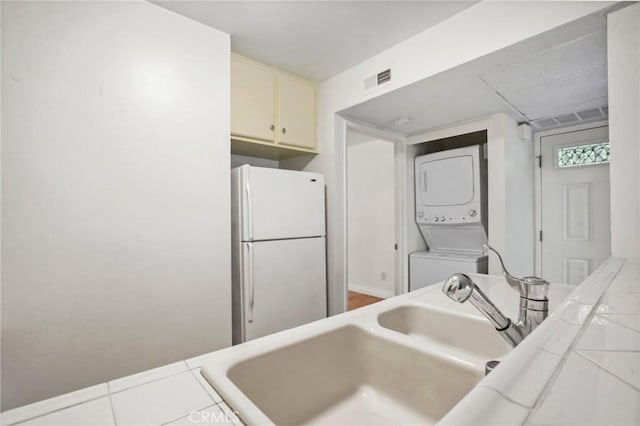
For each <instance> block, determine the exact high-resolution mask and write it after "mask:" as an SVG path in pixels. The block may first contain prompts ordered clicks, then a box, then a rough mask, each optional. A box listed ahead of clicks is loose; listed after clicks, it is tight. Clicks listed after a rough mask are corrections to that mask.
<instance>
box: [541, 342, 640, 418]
mask: <svg viewBox="0 0 640 426" xmlns="http://www.w3.org/2000/svg"><path fill="white" fill-rule="evenodd" d="M529 420H530V422H531V423H533V424H543V425H617V426H623V425H634V426H637V425H638V421H639V420H640V393H639V392H638V391H637V390H636V389H634V388H633V387H631V386H629V385H628V384H627V383H624V382H622V381H621V380H619V379H617V378H616V377H614V376H613V375H611V374H609V373H608V372H606V371H605V370H603V369H601V368H599V367H597V366H596V365H594V364H593V363H591V362H590V361H587V360H586V359H584V358H582V357H581V356H579V355H577V354H571V355H570V356H569V357H568V358H567V361H566V363H565V365H564V366H563V369H562V370H561V372H560V374H559V375H558V377H557V379H556V381H555V382H554V383H553V385H552V387H551V389H550V390H549V391H548V393H547V395H546V397H545V399H544V400H543V401H542V403H541V404H540V406H539V408H538V409H536V410H535V412H534V413H533V415H532V416H531V418H530V419H529Z"/></svg>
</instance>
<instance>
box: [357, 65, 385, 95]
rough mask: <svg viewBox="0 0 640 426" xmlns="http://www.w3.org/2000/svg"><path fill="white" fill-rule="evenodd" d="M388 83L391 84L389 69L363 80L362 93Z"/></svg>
mask: <svg viewBox="0 0 640 426" xmlns="http://www.w3.org/2000/svg"><path fill="white" fill-rule="evenodd" d="M389 82H391V68H388V69H386V70H384V71H380V72H379V73H377V74H374V75H372V76H369V77H367V78H365V79H364V91H365V92H367V91H369V90H372V89H375V88H377V87H380V86H382V85H383V84H386V83H389Z"/></svg>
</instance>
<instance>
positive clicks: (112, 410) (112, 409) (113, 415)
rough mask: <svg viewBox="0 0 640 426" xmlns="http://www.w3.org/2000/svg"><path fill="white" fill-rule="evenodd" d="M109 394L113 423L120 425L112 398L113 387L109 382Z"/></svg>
mask: <svg viewBox="0 0 640 426" xmlns="http://www.w3.org/2000/svg"><path fill="white" fill-rule="evenodd" d="M107 396H108V397H109V406H110V407H111V416H112V417H113V424H114V425H116V426H117V425H118V421H117V420H116V409H115V408H114V407H113V400H112V399H111V387H110V386H109V382H107Z"/></svg>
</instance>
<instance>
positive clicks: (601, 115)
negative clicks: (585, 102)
mask: <svg viewBox="0 0 640 426" xmlns="http://www.w3.org/2000/svg"><path fill="white" fill-rule="evenodd" d="M608 115H609V107H607V106H602V107H599V108H591V109H586V110H583V111H578V112H575V113H572V114H562V115H556V116H554V117H545V118H539V119H537V120H533V121H532V122H531V124H532V125H533V126H535V127H536V128H537V129H538V130H547V129H552V128H555V127H562V126H568V125H573V124H580V123H588V122H590V121H597V120H604V119H606V118H607V116H608Z"/></svg>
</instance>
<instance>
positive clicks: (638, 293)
mask: <svg viewBox="0 0 640 426" xmlns="http://www.w3.org/2000/svg"><path fill="white" fill-rule="evenodd" d="M440 424H443V425H484V424H486V425H489V424H491V425H502V424H526V425H570V424H574V425H575V424H579V425H638V424H640V262H638V260H637V259H626V260H625V259H620V258H610V259H608V260H607V261H606V262H605V263H604V264H603V265H602V266H600V267H599V268H598V269H597V270H596V271H595V272H594V273H593V274H591V275H590V276H589V278H588V279H587V280H585V281H584V282H583V283H582V284H581V285H580V286H578V288H577V289H576V290H575V291H574V292H573V293H571V294H570V295H569V297H568V298H567V299H566V300H565V301H564V302H563V303H562V305H561V306H560V307H559V308H558V310H557V311H556V314H555V315H553V316H551V317H549V318H548V320H546V321H545V322H544V323H543V324H542V325H541V326H540V327H538V329H536V330H535V331H534V332H533V333H532V334H531V335H530V336H529V337H528V338H527V339H525V340H524V341H523V343H521V344H520V345H518V346H517V347H516V348H515V349H514V350H513V352H511V353H510V354H509V355H508V356H507V357H505V360H504V361H503V362H502V363H501V364H500V365H499V366H498V367H497V368H496V369H495V370H494V371H493V372H492V373H491V374H490V375H489V376H487V377H485V378H484V379H483V380H482V381H481V382H480V383H479V384H478V386H476V387H475V388H474V389H473V390H472V391H471V392H470V393H469V394H467V396H466V397H465V398H464V399H463V400H462V401H461V402H460V403H459V404H458V405H457V406H456V407H455V408H454V409H453V410H451V411H450V412H449V413H448V414H447V416H445V418H443V419H442V420H441V421H440Z"/></svg>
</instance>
